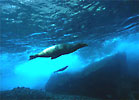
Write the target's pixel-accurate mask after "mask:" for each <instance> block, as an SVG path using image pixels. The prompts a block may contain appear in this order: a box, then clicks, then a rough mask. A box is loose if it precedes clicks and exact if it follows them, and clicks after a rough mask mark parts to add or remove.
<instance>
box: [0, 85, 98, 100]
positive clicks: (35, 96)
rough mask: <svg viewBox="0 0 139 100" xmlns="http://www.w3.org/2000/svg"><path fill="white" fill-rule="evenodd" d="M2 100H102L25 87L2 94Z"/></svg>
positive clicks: (0, 93)
mask: <svg viewBox="0 0 139 100" xmlns="http://www.w3.org/2000/svg"><path fill="white" fill-rule="evenodd" d="M0 100H101V99H94V98H91V97H85V96H76V95H60V94H52V93H49V92H45V91H43V90H35V89H30V88H25V87H17V88H14V89H12V90H8V91H1V92H0Z"/></svg>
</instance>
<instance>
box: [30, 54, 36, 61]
mask: <svg viewBox="0 0 139 100" xmlns="http://www.w3.org/2000/svg"><path fill="white" fill-rule="evenodd" d="M35 58H37V56H34V55H31V56H30V57H29V60H32V59H35Z"/></svg>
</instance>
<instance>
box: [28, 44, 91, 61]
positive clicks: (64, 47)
mask: <svg viewBox="0 0 139 100" xmlns="http://www.w3.org/2000/svg"><path fill="white" fill-rule="evenodd" d="M85 46H88V45H87V44H85V43H72V44H58V45H54V46H51V47H49V48H46V49H44V50H43V51H42V52H40V53H38V54H35V55H31V56H30V59H29V60H31V59H34V58H37V57H51V59H55V58H57V57H59V56H61V55H64V54H69V53H72V52H74V51H76V50H78V49H80V48H82V47H85Z"/></svg>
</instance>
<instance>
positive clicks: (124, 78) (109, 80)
mask: <svg viewBox="0 0 139 100" xmlns="http://www.w3.org/2000/svg"><path fill="white" fill-rule="evenodd" d="M133 86H135V84H133V82H132V81H131V79H130V78H129V75H128V67H127V62H126V55H125V54H116V55H114V56H112V57H108V58H106V59H104V60H102V61H100V62H96V63H93V64H91V65H89V66H88V67H86V68H85V69H84V70H83V71H81V72H78V73H74V74H71V73H66V72H65V73H61V74H54V75H53V76H52V77H51V78H50V80H49V81H48V83H47V85H46V91H49V92H52V93H59V94H72V95H82V96H90V97H95V98H101V99H131V98H139V97H138V96H137V90H135V89H136V88H137V87H134V89H132V90H131V88H133ZM136 86H137V83H136ZM133 91H134V93H133ZM135 91H136V92H135Z"/></svg>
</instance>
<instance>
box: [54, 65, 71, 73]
mask: <svg viewBox="0 0 139 100" xmlns="http://www.w3.org/2000/svg"><path fill="white" fill-rule="evenodd" d="M68 67H69V66H66V67H63V68H61V69H59V70H57V71H54V73H57V72H60V71H64V70H65V69H67V68H68Z"/></svg>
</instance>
